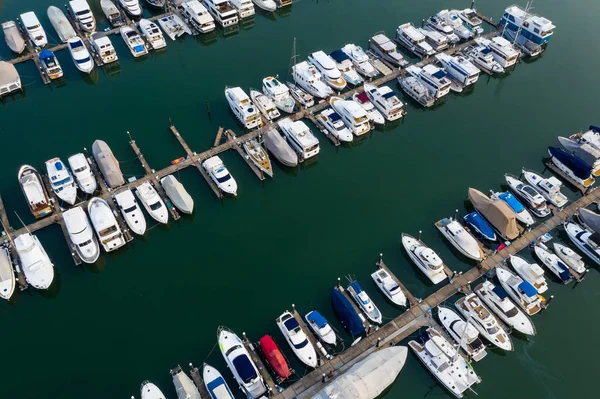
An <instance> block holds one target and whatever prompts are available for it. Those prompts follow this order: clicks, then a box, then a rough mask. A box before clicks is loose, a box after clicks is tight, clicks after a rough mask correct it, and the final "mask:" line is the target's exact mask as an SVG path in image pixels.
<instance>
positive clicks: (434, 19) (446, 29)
mask: <svg viewBox="0 0 600 399" xmlns="http://www.w3.org/2000/svg"><path fill="white" fill-rule="evenodd" d="M425 26H426V27H427V28H429V29H431V30H434V31H436V32H439V33H441V34H442V35H444V36H446V37H447V38H448V41H450V43H452V44H455V43H458V42H459V41H460V39H461V38H459V37H458V36H457V35H456V33H454V27H453V26H452V25H451V24H450V23H449V22H448V21H446V20H445V19H444V18H440V17H438V16H437V15H432V16H431V17H429V18H428V19H427V22H426V25H425Z"/></svg>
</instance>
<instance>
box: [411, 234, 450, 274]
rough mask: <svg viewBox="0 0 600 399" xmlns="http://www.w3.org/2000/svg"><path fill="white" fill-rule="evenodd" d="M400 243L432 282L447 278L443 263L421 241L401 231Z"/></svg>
mask: <svg viewBox="0 0 600 399" xmlns="http://www.w3.org/2000/svg"><path fill="white" fill-rule="evenodd" d="M402 245H403V246H404V249H405V250H406V252H407V253H408V256H409V257H410V259H411V260H412V261H413V262H414V264H415V265H417V267H418V268H419V269H420V270H421V271H422V272H423V273H424V274H425V275H426V276H427V277H428V278H429V280H431V282H432V283H433V284H439V283H441V282H442V281H444V280H446V279H447V278H448V276H446V272H445V271H444V266H445V265H444V262H443V261H442V259H441V258H440V257H439V256H438V254H436V253H435V251H434V250H433V249H431V248H429V247H428V246H427V245H425V243H423V241H421V240H418V239H416V238H414V237H413V236H411V235H409V234H406V233H402Z"/></svg>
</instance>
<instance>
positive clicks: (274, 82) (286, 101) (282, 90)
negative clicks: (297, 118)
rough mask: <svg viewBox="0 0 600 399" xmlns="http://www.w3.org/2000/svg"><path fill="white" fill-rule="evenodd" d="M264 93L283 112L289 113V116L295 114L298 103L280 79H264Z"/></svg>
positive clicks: (270, 77)
mask: <svg viewBox="0 0 600 399" xmlns="http://www.w3.org/2000/svg"><path fill="white" fill-rule="evenodd" d="M262 91H263V93H265V96H267V97H269V98H270V99H271V101H273V102H274V103H275V105H276V106H277V108H279V109H280V110H282V111H283V112H287V113H288V114H291V113H292V112H294V107H295V106H296V103H295V102H294V99H293V98H292V96H291V94H290V89H288V87H287V86H286V85H284V84H283V83H281V82H280V81H279V79H277V78H275V77H273V76H268V77H266V78H264V79H263V81H262Z"/></svg>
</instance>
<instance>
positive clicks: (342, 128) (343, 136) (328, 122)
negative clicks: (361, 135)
mask: <svg viewBox="0 0 600 399" xmlns="http://www.w3.org/2000/svg"><path fill="white" fill-rule="evenodd" d="M315 118H316V119H317V120H318V121H320V122H321V124H322V125H323V126H324V127H325V129H327V131H328V132H329V133H331V134H333V135H334V136H335V137H337V139H338V140H340V141H343V142H347V143H348V142H351V141H352V140H353V139H354V136H353V135H352V132H351V131H350V130H349V129H348V128H347V127H346V125H345V124H344V121H342V117H341V116H340V114H338V113H337V112H335V110H334V109H333V108H331V107H327V108H325V109H324V110H323V111H322V112H321V113H320V114H317V115H316V116H315Z"/></svg>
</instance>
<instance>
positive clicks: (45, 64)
mask: <svg viewBox="0 0 600 399" xmlns="http://www.w3.org/2000/svg"><path fill="white" fill-rule="evenodd" d="M39 58H40V63H41V64H42V69H43V70H44V72H45V73H46V75H47V76H48V77H49V78H50V79H52V80H54V79H58V78H62V76H63V70H62V68H61V67H60V63H59V62H58V59H57V58H56V56H55V55H54V53H53V52H52V51H50V50H48V49H44V50H42V51H40V54H39Z"/></svg>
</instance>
